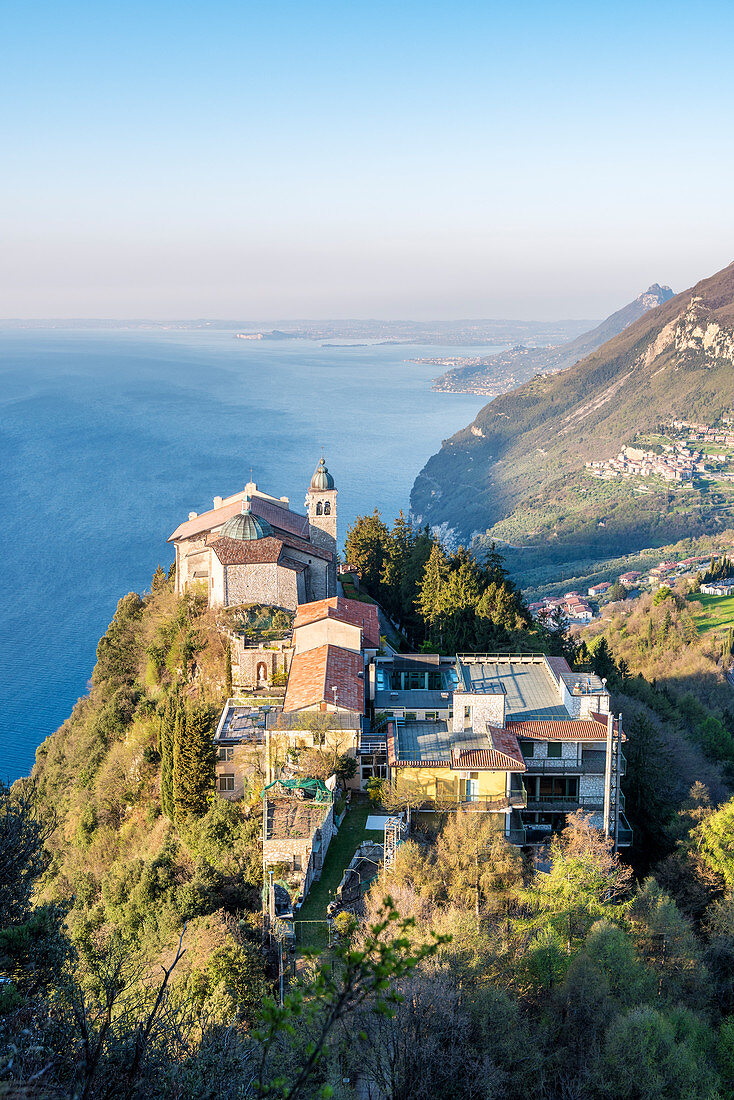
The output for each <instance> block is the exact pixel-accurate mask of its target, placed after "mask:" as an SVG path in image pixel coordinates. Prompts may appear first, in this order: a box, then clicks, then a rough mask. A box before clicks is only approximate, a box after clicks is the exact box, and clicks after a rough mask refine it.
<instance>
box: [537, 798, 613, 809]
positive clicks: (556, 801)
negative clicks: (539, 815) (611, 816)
mask: <svg viewBox="0 0 734 1100" xmlns="http://www.w3.org/2000/svg"><path fill="white" fill-rule="evenodd" d="M527 808H528V809H529V810H560V811H573V810H603V809H604V799H603V798H594V797H593V796H591V797H588V796H587V797H583V798H579V797H578V795H575V796H574V795H565V794H546V795H539V796H538V797H537V798H535V797H529V798H528V801H527Z"/></svg>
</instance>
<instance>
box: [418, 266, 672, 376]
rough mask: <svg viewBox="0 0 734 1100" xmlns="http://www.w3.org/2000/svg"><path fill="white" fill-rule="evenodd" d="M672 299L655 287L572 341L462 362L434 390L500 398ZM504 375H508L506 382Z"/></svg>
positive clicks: (586, 351) (513, 349) (569, 363)
mask: <svg viewBox="0 0 734 1100" xmlns="http://www.w3.org/2000/svg"><path fill="white" fill-rule="evenodd" d="M672 297H673V291H672V290H671V289H670V287H669V286H661V285H660V284H659V283H653V284H652V285H651V286H649V287H648V288H647V290H645V291H643V292H642V294H638V296H637V297H636V298H634V299H633V300H632V301H631V302H628V303H627V305H625V306H622V307H621V309H618V310H616V311H615V312H614V313H612V314H610V315H609V316H608V317H606V318H605V319H604V320H603V321H600V322H599V324H598V325H595V326H594V328H592V329H590V330H589V331H588V332H582V333H581V334H580V335H579V336H576V337H575V338H574V339H572V340H569V341H566V342H564V343H561V344H551V345H548V346H546V347H525V346H524V345H522V344H521V345H519V346H516V347H511V348H507V349H505V351H501V352H497V353H496V354H495V355H490V356H482V357H481V358H478V359H473V360H467V361H465V362H463V363H462V362H461V360H459V364H458V365H457V366H454V367H453V368H452V369H451V370H449V371H447V372H446V373H445V374H442V375H440V377H438V378H436V379H434V382H433V389H434V390H439V391H443V392H450V393H480V394H486V395H487V396H491V397H495V396H498V381H499V382H500V386H501V387H502V389H501V390H499V392H502V390H504V391H507V390H508V389H510V388H514V386H516V385H518V384H522V382H525V381H528V380H529V379H530V378H531V377H532V376H533V375H534V374H538V373H541V374H548V373H555V372H557V371H561V370H565V368H566V367H570V366H573V364H574V363H577V362H578V361H579V360H580V359H583V358H585V357H586V356H587V355H590V354H591V352H592V351H595V350H596V349H597V348H599V347H601V345H602V344H604V343H606V342H607V341H608V340H610V339H612V338H613V337H614V336H616V335H617V334H618V333H620V332H622V331H623V329H625V328H627V327H628V326H629V325H630V324H632V323H633V322H634V321H636V320H637V319H638V318H639V317H642V316H643V315H644V314H645V313H646V312H647V311H648V310H650V309H654V308H656V306H658V305H660V304H661V303H662V302H666V301H668V300H669V299H670V298H672ZM437 361H438V362H441V360H437ZM448 362H451V360H450V359H449V360H448ZM502 372H505V374H504V378H503V377H502ZM500 379H502V380H501V381H500ZM507 382H509V383H510V385H507V384H506V383H507Z"/></svg>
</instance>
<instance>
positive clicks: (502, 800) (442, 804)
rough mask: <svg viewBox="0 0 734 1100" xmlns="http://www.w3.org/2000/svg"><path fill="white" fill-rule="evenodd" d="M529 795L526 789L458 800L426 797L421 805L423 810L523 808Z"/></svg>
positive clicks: (499, 809) (477, 810)
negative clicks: (505, 793)
mask: <svg viewBox="0 0 734 1100" xmlns="http://www.w3.org/2000/svg"><path fill="white" fill-rule="evenodd" d="M527 799H528V796H527V795H526V794H525V792H524V791H512V792H511V794H510V795H502V796H501V797H499V798H470V799H463V800H462V799H460V800H458V801H457V800H456V799H454V798H447V799H441V798H439V799H435V798H426V799H425V800H424V801H423V802H422V803H421V805H420V809H423V810H439V811H440V810H443V809H446V807H456V806H458V807H460V808H461V809H462V810H467V811H469V812H471V811H476V812H482V811H485V812H486V811H488V810H492V811H495V812H497V811H500V812H501V811H502V810H523V809H525V807H526V806H527Z"/></svg>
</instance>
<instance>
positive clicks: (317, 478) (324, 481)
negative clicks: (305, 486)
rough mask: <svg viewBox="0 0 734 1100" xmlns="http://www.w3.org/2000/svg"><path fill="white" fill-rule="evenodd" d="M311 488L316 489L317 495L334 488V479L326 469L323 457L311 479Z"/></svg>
mask: <svg viewBox="0 0 734 1100" xmlns="http://www.w3.org/2000/svg"><path fill="white" fill-rule="evenodd" d="M311 488H312V489H315V490H316V492H317V493H323V492H324V491H325V490H326V489H333V488H334V478H333V477H332V476H331V474H330V473H329V471H328V470H327V468H326V463H325V462H324V456H323V455H322V456H321V461H320V462H319V464H318V466H317V467H316V470H315V471H314V475H313V477H312V478H311Z"/></svg>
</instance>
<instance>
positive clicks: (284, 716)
mask: <svg viewBox="0 0 734 1100" xmlns="http://www.w3.org/2000/svg"><path fill="white" fill-rule="evenodd" d="M322 721H323V726H322ZM362 724H363V719H362V716H361V715H360V714H344V713H339V712H337V711H298V710H296V711H277V712H276V711H270V712H269V713H268V715H267V728H268V729H269V730H273V731H276V732H277V731H278V730H303V731H304V732H305V733H313V732H314V731H315V732H317V733H321V732H329V731H331V730H359V729H361V728H362Z"/></svg>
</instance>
